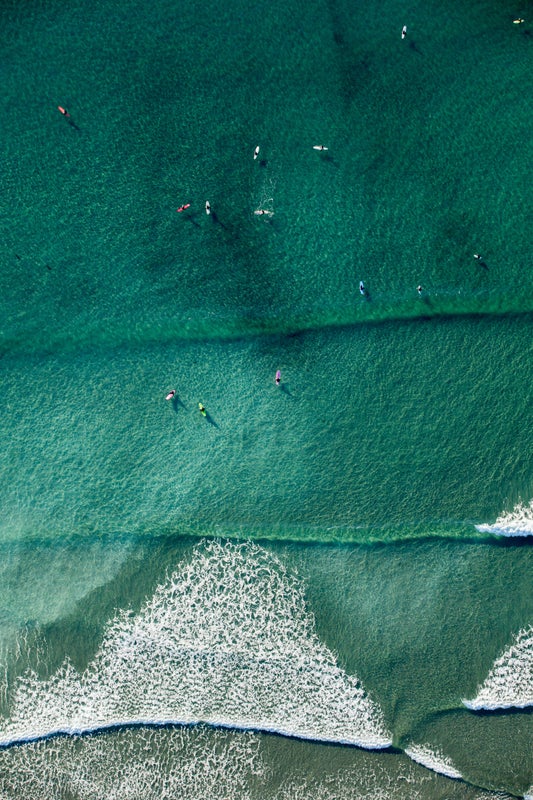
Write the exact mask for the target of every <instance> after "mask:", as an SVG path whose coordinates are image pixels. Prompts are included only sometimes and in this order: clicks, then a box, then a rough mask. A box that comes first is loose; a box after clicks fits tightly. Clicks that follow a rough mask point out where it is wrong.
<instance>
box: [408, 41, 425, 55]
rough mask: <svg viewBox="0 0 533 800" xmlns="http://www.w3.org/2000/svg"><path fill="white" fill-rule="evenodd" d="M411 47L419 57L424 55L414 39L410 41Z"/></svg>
mask: <svg viewBox="0 0 533 800" xmlns="http://www.w3.org/2000/svg"><path fill="white" fill-rule="evenodd" d="M409 47H410V48H411V50H414V51H415V53H418V55H419V56H423V55H424V54H423V52H422V50H420V48H419V47H418V45H417V43H416V42H414V41H413V40H412V39H410V40H409Z"/></svg>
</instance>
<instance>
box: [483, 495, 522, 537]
mask: <svg viewBox="0 0 533 800" xmlns="http://www.w3.org/2000/svg"><path fill="white" fill-rule="evenodd" d="M476 529H477V530H478V531H480V532H481V533H494V534H497V535H499V536H533V500H530V502H529V505H523V504H522V503H518V504H517V505H516V506H515V507H514V509H513V510H512V511H511V512H510V513H506V514H502V516H501V517H498V519H497V520H496V522H495V523H494V524H493V525H476Z"/></svg>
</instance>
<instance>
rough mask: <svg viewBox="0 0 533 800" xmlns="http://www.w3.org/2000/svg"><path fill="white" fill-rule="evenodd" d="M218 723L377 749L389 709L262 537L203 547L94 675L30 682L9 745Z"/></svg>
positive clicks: (14, 711)
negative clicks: (331, 639)
mask: <svg viewBox="0 0 533 800" xmlns="http://www.w3.org/2000/svg"><path fill="white" fill-rule="evenodd" d="M173 722H175V723H185V724H193V723H198V722H206V723H209V724H213V725H222V726H227V727H232V728H239V729H257V730H265V731H266V730H268V731H275V732H277V733H282V734H285V735H288V736H296V737H299V738H308V739H313V740H322V741H334V742H343V743H349V744H355V745H359V746H362V747H368V748H382V747H387V746H389V745H390V744H391V735H390V734H389V732H388V731H387V730H386V727H385V723H384V719H383V716H382V712H381V710H380V708H379V707H378V706H377V705H376V704H375V703H374V702H373V701H372V700H371V699H370V698H369V697H368V696H367V694H366V693H365V691H364V690H363V688H362V686H361V685H360V683H359V681H358V680H357V678H356V677H355V676H351V675H348V674H346V673H345V672H344V671H343V670H342V669H340V668H339V667H338V666H337V664H336V662H335V658H334V656H333V654H332V653H331V651H330V650H329V649H328V648H327V647H326V646H325V645H324V644H323V643H322V642H321V641H320V640H319V638H318V636H317V634H316V632H315V628H314V619H313V616H312V615H311V614H310V613H309V611H308V610H307V609H306V606H305V598H304V591H303V585H302V583H301V581H300V580H299V579H298V578H297V576H295V575H292V574H290V573H289V572H288V571H287V570H286V568H285V567H284V566H283V564H282V563H281V562H280V561H279V560H278V559H277V558H276V557H275V556H273V555H271V554H269V553H267V552H266V551H265V550H263V549H262V548H260V547H258V546H256V545H233V544H229V543H228V544H225V545H223V544H221V543H219V542H210V543H208V544H204V545H199V546H197V547H196V548H195V550H194V552H193V556H192V559H191V561H190V563H188V564H186V565H184V566H182V567H181V568H180V569H179V570H178V571H176V572H174V574H173V575H171V576H170V578H169V579H168V580H167V581H166V582H165V583H164V584H163V585H160V586H159V587H158V588H157V589H156V591H155V592H154V595H153V597H152V598H151V599H150V600H149V601H148V602H146V604H145V605H144V607H143V608H141V610H140V611H139V613H137V614H132V613H130V612H121V613H119V614H118V615H117V616H116V617H115V619H114V620H113V621H112V622H111V623H110V625H109V627H108V630H107V632H106V634H105V636H104V639H103V641H102V644H101V647H100V649H99V651H98V652H97V654H96V655H95V657H94V659H93V661H92V662H91V664H89V666H88V667H87V669H86V670H85V672H84V673H83V674H81V675H80V674H79V673H77V672H76V670H75V669H74V667H73V666H72V665H71V664H70V663H69V662H65V663H64V665H63V667H62V668H61V669H60V670H58V671H57V672H56V673H55V674H54V675H53V676H52V677H51V678H50V679H49V680H40V679H39V678H38V677H37V675H35V674H27V675H25V676H24V677H23V678H21V679H20V681H19V684H18V686H17V688H16V691H15V695H14V699H13V703H12V704H11V714H10V718H9V719H7V720H6V721H5V723H4V725H3V726H2V730H1V731H0V742H2V743H3V744H7V743H12V742H14V741H20V740H28V739H32V738H41V737H47V736H50V735H51V734H53V733H58V732H65V733H78V732H83V731H91V730H98V729H101V728H106V727H110V726H116V725H124V724H132V723H141V724H142V723H146V724H159V723H173Z"/></svg>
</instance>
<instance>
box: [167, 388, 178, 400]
mask: <svg viewBox="0 0 533 800" xmlns="http://www.w3.org/2000/svg"><path fill="white" fill-rule="evenodd" d="M175 394H176V390H175V389H171V390H170V392H169V393H168V394H167V396H166V397H165V400H172V398H173V397H174V395H175Z"/></svg>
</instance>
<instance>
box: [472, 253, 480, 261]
mask: <svg viewBox="0 0 533 800" xmlns="http://www.w3.org/2000/svg"><path fill="white" fill-rule="evenodd" d="M474 258H475V259H477V260H478V261H481V256H480V255H479V253H474Z"/></svg>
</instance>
